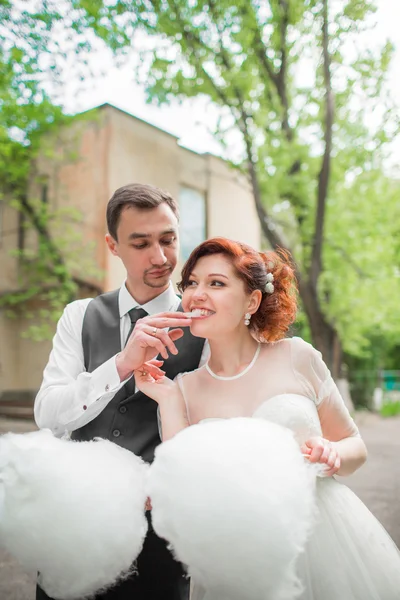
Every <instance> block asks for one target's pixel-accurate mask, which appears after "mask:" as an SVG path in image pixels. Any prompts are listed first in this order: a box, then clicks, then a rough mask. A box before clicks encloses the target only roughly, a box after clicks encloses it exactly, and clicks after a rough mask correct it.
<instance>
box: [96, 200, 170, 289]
mask: <svg viewBox="0 0 400 600" xmlns="http://www.w3.org/2000/svg"><path fill="white" fill-rule="evenodd" d="M106 240H107V244H108V247H109V248H110V250H111V252H112V253H113V254H114V255H115V256H119V258H120V259H121V260H122V262H123V264H124V266H125V268H126V271H127V274H128V283H129V284H130V287H131V291H132V293H133V295H134V294H135V291H136V293H137V294H138V295H139V294H140V293H146V289H147V290H149V288H153V289H157V290H159V291H160V293H161V292H162V291H163V288H164V289H166V288H167V287H168V285H169V281H170V278H171V275H172V272H173V270H174V269H175V266H176V263H177V259H178V253H179V243H178V221H177V218H176V216H175V214H174V213H173V211H172V210H171V208H170V207H169V206H168V204H166V203H162V204H160V205H159V206H157V208H151V209H137V208H125V209H124V210H123V211H122V213H121V217H120V220H119V223H118V228H117V240H114V238H112V237H111V236H110V235H109V234H108V235H107V236H106Z"/></svg>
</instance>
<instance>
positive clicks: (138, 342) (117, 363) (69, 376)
mask: <svg viewBox="0 0 400 600" xmlns="http://www.w3.org/2000/svg"><path fill="white" fill-rule="evenodd" d="M107 226H108V234H107V235H106V242H107V245H108V248H109V250H110V252H111V253H112V254H113V255H115V256H117V257H119V258H120V259H121V261H122V263H123V265H124V267H125V269H126V272H127V277H126V281H125V283H124V284H123V285H122V287H121V288H120V289H119V290H115V291H113V292H109V293H106V294H102V295H100V296H98V297H97V298H94V299H91V298H88V299H85V300H77V301H75V302H72V303H71V304H69V305H68V306H67V307H66V308H65V311H64V313H63V315H62V317H61V319H60V321H59V323H58V326H57V333H56V335H55V337H54V340H53V349H52V352H51V354H50V358H49V362H48V364H47V366H46V368H45V370H44V377H43V382H42V386H41V388H40V390H39V393H38V395H37V397H36V400H35V407H34V410H35V419H36V423H37V425H38V427H40V428H45V427H47V428H50V429H51V430H52V431H53V432H54V434H55V435H59V436H61V435H63V434H64V433H65V432H71V437H72V439H74V440H78V441H86V440H91V439H93V438H94V437H96V436H99V437H102V438H106V439H109V440H111V441H112V442H114V443H116V444H118V445H120V446H122V447H124V448H127V449H128V450H131V451H132V452H134V453H135V454H137V455H138V456H141V457H142V458H143V459H144V460H145V461H148V462H151V461H152V460H153V457H154V451H155V448H156V446H157V445H158V444H159V443H160V436H159V431H158V425H157V404H156V403H155V402H154V401H153V400H151V399H150V398H148V397H147V396H145V395H144V394H142V393H141V392H139V391H137V390H136V388H135V382H134V378H133V375H132V374H133V371H134V370H135V369H136V368H138V367H139V366H141V365H142V364H143V362H145V361H147V360H150V359H151V358H154V357H155V356H156V355H158V354H159V353H160V354H161V357H162V358H165V359H166V360H165V362H164V365H163V367H162V368H163V370H164V371H166V374H167V376H168V377H170V378H174V377H175V376H176V375H177V374H178V373H180V372H184V371H192V370H194V369H196V368H197V367H198V366H199V364H200V363H201V362H203V361H204V358H205V354H206V350H205V349H204V340H201V339H200V338H195V337H194V336H192V335H191V333H190V330H189V327H188V325H189V324H190V319H188V317H186V316H185V315H184V314H183V313H181V314H178V315H177V314H175V312H176V311H177V310H178V309H179V308H180V300H179V298H178V297H177V296H176V294H175V292H174V290H173V288H172V284H171V281H170V278H171V275H172V272H173V270H174V268H175V266H176V263H177V259H178V252H179V243H178V207H177V204H176V202H175V200H174V199H173V198H172V197H171V196H170V194H168V193H167V192H164V191H162V190H160V189H158V188H155V187H153V186H149V185H141V184H131V185H126V186H124V187H121V188H119V189H118V190H117V191H116V192H115V193H114V195H113V196H112V198H111V199H110V201H109V203H108V206H107ZM171 313H172V314H171ZM165 328H174V329H169V330H168V331H167V332H166V331H165ZM177 328H178V329H177ZM178 350H179V354H178V353H177V351H178ZM167 351H168V352H167ZM146 514H147V517H148V521H149V531H148V535H147V537H146V540H145V543H144V546H143V550H142V552H141V554H140V556H139V558H138V560H137V570H138V574H137V575H133V576H132V577H130V578H129V579H128V580H126V581H124V582H122V583H120V584H118V585H116V586H115V587H113V588H111V589H110V590H109V591H107V592H105V593H103V594H100V595H98V596H96V600H188V598H189V582H188V580H187V579H186V578H185V576H184V572H183V569H182V566H181V565H180V564H179V563H178V562H176V561H175V560H174V559H173V557H172V555H171V553H170V552H169V550H168V549H167V546H166V543H165V542H164V540H162V539H160V538H159V537H157V535H156V534H155V533H154V530H153V529H152V527H151V513H150V512H149V511H148V512H147V513H146ZM77 552H79V548H77ZM39 583H40V577H39ZM48 599H49V597H48V596H47V595H46V594H45V592H44V591H43V590H42V589H41V588H40V587H39V586H38V588H37V594H36V600H48Z"/></svg>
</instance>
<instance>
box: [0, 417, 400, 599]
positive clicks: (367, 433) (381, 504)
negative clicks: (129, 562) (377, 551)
mask: <svg viewBox="0 0 400 600" xmlns="http://www.w3.org/2000/svg"><path fill="white" fill-rule="evenodd" d="M357 422H358V425H359V427H360V429H361V433H362V435H363V437H364V440H365V441H366V443H367V446H368V450H369V458H368V461H367V463H366V465H365V466H364V467H363V468H362V469H361V470H360V471H358V472H357V473H356V474H355V475H352V476H351V477H347V478H346V479H343V481H345V482H346V484H347V485H349V487H351V488H352V489H353V490H354V491H355V492H356V494H358V496H359V497H360V498H361V499H362V500H363V502H365V504H366V505H367V506H368V508H369V509H370V510H371V511H372V512H373V513H374V514H375V515H376V517H377V518H378V519H379V520H380V521H381V523H382V524H383V525H384V526H385V527H386V529H387V530H388V531H389V533H390V534H391V536H392V537H393V539H394V540H395V542H396V543H397V545H398V546H399V547H400V502H399V500H400V460H399V455H400V417H397V418H392V419H385V420H383V419H380V418H379V417H376V416H374V415H370V414H368V413H362V414H360V415H359V416H358V417H357ZM32 429H34V426H33V425H32V424H30V423H23V422H18V421H14V422H12V421H8V422H6V421H1V420H0V433H4V432H6V431H10V430H12V431H15V432H18V433H22V432H23V431H29V430H32ZM34 590H35V583H34V576H33V575H32V574H31V575H28V574H25V573H23V572H22V571H21V569H20V568H19V567H18V566H17V565H16V563H15V562H14V561H13V560H12V559H11V558H10V557H9V556H7V555H6V554H5V553H4V552H3V553H2V552H1V551H0V600H33V599H34V597H35V592H34Z"/></svg>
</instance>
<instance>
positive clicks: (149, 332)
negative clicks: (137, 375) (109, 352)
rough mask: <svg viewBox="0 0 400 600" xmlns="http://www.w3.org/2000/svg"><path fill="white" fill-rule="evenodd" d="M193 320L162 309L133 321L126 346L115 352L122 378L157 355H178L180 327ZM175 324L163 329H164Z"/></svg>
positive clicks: (185, 315)
mask: <svg viewBox="0 0 400 600" xmlns="http://www.w3.org/2000/svg"><path fill="white" fill-rule="evenodd" d="M191 323H192V319H191V317H190V316H188V315H187V314H185V313H182V312H165V313H159V314H158V315H153V316H148V317H144V318H143V319H139V320H138V321H137V322H136V325H135V328H134V330H133V331H132V334H131V336H130V338H129V339H128V341H127V343H126V346H125V348H124V349H123V350H122V352H120V353H119V354H118V355H117V358H116V366H117V371H118V374H119V377H120V380H121V381H124V380H125V379H127V378H128V377H130V376H131V375H132V373H133V371H135V370H136V369H138V368H139V367H140V366H141V365H143V363H146V362H148V361H149V360H152V359H153V358H155V357H156V356H157V355H158V354H160V355H161V356H162V357H163V358H164V359H167V358H168V352H170V353H171V354H178V349H177V347H176V346H175V344H174V342H175V341H176V340H178V339H179V338H180V337H182V335H183V330H182V327H189V326H190V325H191ZM170 327H177V328H178V329H172V330H169V331H165V328H170Z"/></svg>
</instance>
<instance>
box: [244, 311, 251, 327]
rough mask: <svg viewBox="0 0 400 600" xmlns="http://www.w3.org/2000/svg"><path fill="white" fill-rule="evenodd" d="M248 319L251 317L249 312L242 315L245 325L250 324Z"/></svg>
mask: <svg viewBox="0 0 400 600" xmlns="http://www.w3.org/2000/svg"><path fill="white" fill-rule="evenodd" d="M250 319H251V314H250V313H246V314H245V315H244V324H245V325H246V327H248V326H249V325H250Z"/></svg>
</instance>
